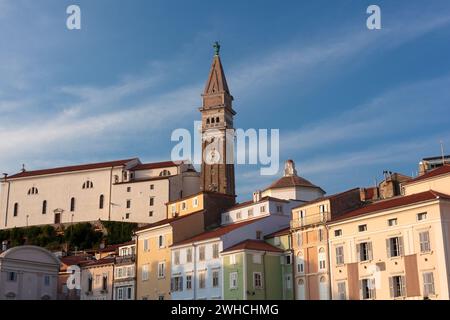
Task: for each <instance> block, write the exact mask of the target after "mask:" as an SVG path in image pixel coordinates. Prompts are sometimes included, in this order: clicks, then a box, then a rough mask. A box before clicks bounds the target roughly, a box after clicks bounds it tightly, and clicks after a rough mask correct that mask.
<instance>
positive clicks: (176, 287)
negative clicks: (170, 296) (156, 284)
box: [170, 276, 183, 292]
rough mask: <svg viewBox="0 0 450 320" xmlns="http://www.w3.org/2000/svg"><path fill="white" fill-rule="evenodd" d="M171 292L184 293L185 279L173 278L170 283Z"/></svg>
mask: <svg viewBox="0 0 450 320" xmlns="http://www.w3.org/2000/svg"><path fill="white" fill-rule="evenodd" d="M170 290H171V291H172V292H177V291H183V277H180V276H178V277H173V278H172V280H171V283H170Z"/></svg>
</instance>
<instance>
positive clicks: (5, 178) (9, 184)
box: [3, 173, 11, 228]
mask: <svg viewBox="0 0 450 320" xmlns="http://www.w3.org/2000/svg"><path fill="white" fill-rule="evenodd" d="M3 175H4V182H5V183H7V184H8V192H7V196H6V211H5V228H6V227H7V226H8V210H9V191H10V189H11V182H10V181H8V180H7V177H8V175H7V174H6V173H5V174H3Z"/></svg>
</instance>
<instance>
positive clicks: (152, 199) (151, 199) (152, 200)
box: [150, 197, 155, 207]
mask: <svg viewBox="0 0 450 320" xmlns="http://www.w3.org/2000/svg"><path fill="white" fill-rule="evenodd" d="M154 205H155V197H150V207H152V206H154Z"/></svg>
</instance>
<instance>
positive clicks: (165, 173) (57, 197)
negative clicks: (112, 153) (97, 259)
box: [0, 158, 200, 229]
mask: <svg viewBox="0 0 450 320" xmlns="http://www.w3.org/2000/svg"><path fill="white" fill-rule="evenodd" d="M199 179H200V177H199V173H198V172H196V171H195V169H194V167H193V166H192V165H191V164H187V163H182V162H181V163H174V162H171V161H167V162H158V163H147V164H143V163H141V162H140V161H139V159H138V158H134V159H128V160H118V161H111V162H102V163H93V164H85V165H78V166H70V167H61V168H52V169H45V170H36V171H22V172H20V173H17V174H14V175H12V176H9V177H8V176H5V177H4V178H3V180H2V183H1V194H0V229H10V228H14V227H26V226H32V225H44V224H56V225H57V224H60V223H77V222H89V221H98V220H103V221H108V220H111V221H125V222H135V223H154V222H157V221H160V220H163V219H165V218H166V207H165V204H166V203H167V202H169V201H173V200H176V199H179V198H180V197H184V196H188V195H191V194H194V193H197V192H198V191H199V188H200V187H199Z"/></svg>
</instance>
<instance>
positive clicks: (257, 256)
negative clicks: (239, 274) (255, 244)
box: [252, 253, 262, 264]
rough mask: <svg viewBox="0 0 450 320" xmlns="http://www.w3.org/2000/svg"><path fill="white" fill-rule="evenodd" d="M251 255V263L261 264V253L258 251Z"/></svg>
mask: <svg viewBox="0 0 450 320" xmlns="http://www.w3.org/2000/svg"><path fill="white" fill-rule="evenodd" d="M252 256H253V257H252V258H253V263H256V264H261V261H262V259H261V255H260V254H259V253H255V254H253V255H252Z"/></svg>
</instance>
